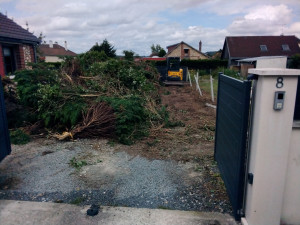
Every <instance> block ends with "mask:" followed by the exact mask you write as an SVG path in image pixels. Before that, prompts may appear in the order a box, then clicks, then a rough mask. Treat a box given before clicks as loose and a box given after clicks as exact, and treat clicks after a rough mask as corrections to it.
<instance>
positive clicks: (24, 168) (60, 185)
mask: <svg viewBox="0 0 300 225" xmlns="http://www.w3.org/2000/svg"><path fill="white" fill-rule="evenodd" d="M122 148H124V146H122V145H113V146H111V145H110V144H109V142H108V141H107V140H103V139H102V140H78V141H76V142H57V141H55V140H49V139H37V140H34V141H32V142H30V143H28V144H27V145H23V146H15V145H13V146H12V154H11V155H10V156H8V157H7V158H6V159H5V160H3V161H2V162H1V163H0V199H14V200H32V201H51V202H64V203H73V204H79V205H87V204H92V203H96V204H101V205H113V206H130V207H145V208H167V209H179V210H199V211H200V210H201V211H217V212H226V213H231V208H230V205H229V204H228V201H220V200H216V199H214V193H212V194H210V195H207V194H205V193H203V191H202V184H203V183H205V180H203V176H202V172H201V170H197V168H198V167H199V165H197V164H196V163H191V162H186V163H183V162H176V161H172V160H149V159H147V158H143V157H141V156H132V155H129V154H128V153H126V152H125V151H122ZM74 157H75V158H74ZM71 160H73V162H74V161H75V162H78V165H79V166H78V167H80V163H82V162H86V164H87V165H84V166H82V167H80V168H77V169H76V168H74V167H73V166H72V165H71V163H70V162H71ZM73 165H74V164H73Z"/></svg>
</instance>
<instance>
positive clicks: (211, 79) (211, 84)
mask: <svg viewBox="0 0 300 225" xmlns="http://www.w3.org/2000/svg"><path fill="white" fill-rule="evenodd" d="M209 73H210V92H211V100H212V102H214V101H215V96H214V85H213V80H214V79H213V78H212V75H211V69H210V71H209Z"/></svg>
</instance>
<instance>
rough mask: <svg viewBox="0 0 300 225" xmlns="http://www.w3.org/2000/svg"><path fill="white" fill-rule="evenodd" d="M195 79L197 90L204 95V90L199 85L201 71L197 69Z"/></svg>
mask: <svg viewBox="0 0 300 225" xmlns="http://www.w3.org/2000/svg"><path fill="white" fill-rule="evenodd" d="M195 81H196V90H197V89H198V91H199V93H200V95H201V96H202V91H201V88H200V86H199V72H198V71H197V75H196V76H195Z"/></svg>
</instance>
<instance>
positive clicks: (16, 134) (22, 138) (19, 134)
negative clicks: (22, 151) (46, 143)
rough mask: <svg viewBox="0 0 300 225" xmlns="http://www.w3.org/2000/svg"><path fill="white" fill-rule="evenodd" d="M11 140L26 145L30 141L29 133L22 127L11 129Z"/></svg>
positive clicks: (13, 142)
mask: <svg viewBox="0 0 300 225" xmlns="http://www.w3.org/2000/svg"><path fill="white" fill-rule="evenodd" d="M10 141H11V143H12V144H15V145H25V144H27V143H28V142H29V141H30V137H29V135H28V134H26V133H25V132H23V131H22V130H20V129H17V130H13V131H10Z"/></svg>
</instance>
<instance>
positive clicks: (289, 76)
mask: <svg viewBox="0 0 300 225" xmlns="http://www.w3.org/2000/svg"><path fill="white" fill-rule="evenodd" d="M249 73H250V74H254V75H258V79H257V80H256V81H254V82H256V84H255V85H254V88H253V101H252V102H253V104H254V105H253V114H252V115H253V118H252V129H251V135H250V137H251V140H250V145H249V146H250V147H249V148H250V149H249V165H248V174H247V175H248V180H247V184H246V185H247V191H246V202H245V218H242V223H243V224H244V225H246V224H247V225H279V224H281V223H282V224H291V225H292V224H300V219H299V215H295V217H294V219H292V220H289V219H288V220H285V218H287V215H286V213H285V212H286V211H289V213H290V210H289V209H291V210H294V211H295V212H300V188H299V190H298V191H297V193H286V192H287V190H289V187H288V185H287V180H288V178H289V174H291V173H290V172H289V170H290V169H289V165H290V163H292V159H290V158H291V156H290V155H291V154H296V155H297V156H298V157H299V158H298V160H300V151H299V149H300V146H296V145H298V144H299V143H300V142H299V141H298V140H300V135H299V134H300V130H299V128H293V122H294V121H293V116H294V109H295V99H296V91H297V83H298V76H300V70H292V69H268V68H262V69H249ZM295 129H297V130H295ZM295 132H297V133H295ZM296 136H298V138H296ZM293 151H294V153H292V152H293ZM298 164H300V163H298ZM293 170H294V171H293V172H292V174H295V173H297V174H298V175H297V177H294V178H293V179H296V180H297V181H296V183H295V182H294V180H293V182H294V183H293V184H292V185H295V184H296V185H298V186H299V187H300V179H299V177H300V165H298V167H296V169H295V168H294V169H293ZM295 171H296V172H295ZM252 179H253V180H252ZM291 195H292V196H293V195H294V198H296V202H295V201H294V202H287V200H286V199H288V198H290V197H289V196H291ZM291 198H292V199H293V197H291ZM293 207H294V208H295V207H296V209H293ZM297 214H299V213H297ZM289 218H291V217H289Z"/></svg>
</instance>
